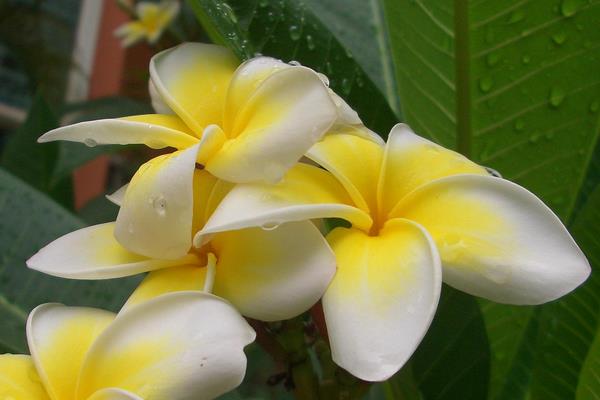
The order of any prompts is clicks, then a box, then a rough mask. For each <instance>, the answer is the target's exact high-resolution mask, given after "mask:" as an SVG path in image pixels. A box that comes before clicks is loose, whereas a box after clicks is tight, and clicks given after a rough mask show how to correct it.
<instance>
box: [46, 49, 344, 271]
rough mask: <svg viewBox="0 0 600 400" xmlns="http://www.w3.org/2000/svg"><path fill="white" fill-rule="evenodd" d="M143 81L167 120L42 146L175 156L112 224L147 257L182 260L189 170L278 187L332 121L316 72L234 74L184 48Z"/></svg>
mask: <svg viewBox="0 0 600 400" xmlns="http://www.w3.org/2000/svg"><path fill="white" fill-rule="evenodd" d="M150 76H151V84H150V88H151V92H153V93H154V94H155V96H154V104H155V105H156V106H157V107H158V108H160V109H161V110H162V111H164V112H169V111H170V110H172V111H173V112H174V114H149V115H137V116H132V117H125V118H119V119H104V120H98V121H89V122H82V123H78V124H74V125H70V126H66V127H62V128H58V129H55V130H53V131H50V132H48V133H46V134H44V135H43V136H42V137H40V139H39V141H40V142H49V141H53V140H70V141H77V142H83V143H87V144H88V145H92V146H93V145H96V144H108V143H113V144H133V143H139V144H146V145H148V146H149V147H152V148H163V147H173V148H175V149H177V150H176V151H175V152H173V153H171V154H167V155H162V156H159V157H156V158H154V159H152V160H150V161H149V162H148V163H146V164H144V165H142V166H141V167H140V168H139V170H138V171H137V173H136V174H135V176H134V177H133V179H132V181H131V183H130V184H129V186H128V188H127V191H126V194H125V198H124V200H123V204H122V206H121V209H120V211H119V215H118V217H117V221H116V225H115V236H116V238H117V240H118V241H119V242H120V243H121V244H122V245H124V246H125V247H127V248H128V249H129V250H131V251H133V252H135V253H138V254H141V255H144V256H147V257H152V258H164V259H173V258H177V257H183V256H185V255H186V254H187V252H188V251H189V249H190V247H191V224H192V209H193V204H192V198H193V195H192V191H193V190H192V186H193V185H192V180H193V176H194V170H195V169H204V170H206V171H208V172H209V173H210V174H212V175H214V176H215V177H218V178H220V179H222V180H225V181H229V182H251V181H259V180H265V181H269V182H274V181H277V180H279V179H281V177H282V176H283V175H284V174H285V172H286V171H287V170H288V169H289V168H290V167H291V166H292V165H294V163H296V162H297V161H298V160H299V159H300V157H302V155H303V154H304V153H305V152H306V151H307V150H308V149H309V148H310V147H311V146H312V145H313V144H314V143H315V142H317V141H318V140H319V139H320V138H321V137H322V136H323V135H324V134H325V132H326V131H327V130H328V129H329V128H330V127H331V126H332V125H333V124H334V123H335V122H336V120H337V119H338V107H337V106H336V102H335V101H334V99H333V98H332V96H331V94H330V92H329V88H328V87H327V86H326V85H325V84H324V83H323V82H322V80H321V78H320V77H319V76H318V75H317V73H315V72H314V71H313V70H311V69H309V68H305V67H302V66H292V65H288V64H285V63H283V62H281V61H279V60H275V59H272V58H268V57H258V58H254V59H252V60H249V61H247V62H245V63H243V64H242V65H239V66H238V61H237V60H236V58H235V57H234V56H233V54H232V53H231V52H230V51H229V50H227V49H225V48H224V47H220V46H215V45H208V44H200V43H187V44H183V45H181V46H178V47H175V48H173V49H170V50H167V51H164V52H162V53H159V54H157V55H156V56H154V57H153V58H152V60H151V62H150ZM156 95H158V97H159V98H157V96H156ZM190 157H192V158H194V160H191V159H190ZM183 160H185V162H184V161H183ZM188 161H193V162H188Z"/></svg>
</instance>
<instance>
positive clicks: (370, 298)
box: [323, 219, 441, 381]
mask: <svg viewBox="0 0 600 400" xmlns="http://www.w3.org/2000/svg"><path fill="white" fill-rule="evenodd" d="M327 240H328V241H329V243H330V244H331V247H332V249H333V251H334V253H335V255H336V258H337V262H338V271H337V273H336V275H335V277H334V279H333V281H332V282H331V285H330V286H329V289H327V292H326V293H325V296H324V297H323V311H324V313H325V320H326V322H327V331H328V332H329V341H330V343H331V352H332V357H333V360H334V361H335V362H336V363H337V364H338V365H339V366H341V367H342V368H344V369H346V370H348V371H349V372H350V373H351V374H353V375H354V376H356V377H358V378H360V379H363V380H367V381H383V380H386V379H388V378H389V377H390V376H392V375H393V374H394V373H396V372H397V371H398V370H399V369H400V368H401V367H402V366H403V365H404V363H405V362H406V361H407V360H408V359H409V357H410V356H411V355H412V353H413V352H414V351H415V349H416V348H417V346H418V345H419V343H420V342H421V339H422V338H423V336H424V335H425V333H426V332H427V329H428V328H429V325H430V323H431V321H432V319H433V316H434V314H435V310H436V308H437V303H438V299H439V294H440V290H441V267H440V260H439V256H438V254H437V251H436V249H435V246H434V243H433V241H432V240H431V238H430V237H429V235H428V234H427V232H425V230H423V229H422V228H421V227H419V226H418V225H416V224H414V223H412V222H410V221H407V220H401V219H395V220H391V221H388V222H387V223H386V225H385V226H384V228H383V229H382V230H381V231H380V232H379V235H378V236H369V235H367V234H366V233H364V232H362V231H359V230H356V229H346V228H337V229H335V230H333V231H332V232H331V233H330V234H329V235H328V237H327Z"/></svg>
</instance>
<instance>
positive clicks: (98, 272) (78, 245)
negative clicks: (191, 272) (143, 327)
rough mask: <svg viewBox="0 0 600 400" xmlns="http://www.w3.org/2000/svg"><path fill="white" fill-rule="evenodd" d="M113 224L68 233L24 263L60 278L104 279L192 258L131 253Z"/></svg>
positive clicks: (188, 261) (193, 259)
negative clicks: (116, 234)
mask: <svg viewBox="0 0 600 400" xmlns="http://www.w3.org/2000/svg"><path fill="white" fill-rule="evenodd" d="M114 227H115V224H114V223H112V222H110V223H106V224H100V225H94V226H90V227H87V228H83V229H79V230H77V231H74V232H71V233H68V234H66V235H64V236H62V237H60V238H58V239H56V240H55V241H53V242H51V243H50V244H48V245H47V246H45V247H43V248H42V249H41V250H40V251H38V252H37V253H36V254H35V255H34V256H33V257H31V258H30V259H29V260H27V266H28V267H29V268H31V269H35V270H37V271H40V272H43V273H45V274H49V275H53V276H59V277H62V278H71V279H107V278H120V277H123V276H129V275H135V274H139V273H141V272H146V271H152V270H155V269H159V268H165V267H170V266H173V265H182V264H186V263H190V262H195V261H196V256H195V255H193V254H187V255H185V256H184V257H182V258H180V259H176V260H157V259H150V258H147V257H144V256H140V255H138V254H134V253H131V252H130V251H127V249H125V248H123V246H121V245H120V244H119V243H118V242H117V241H116V239H115V237H114V235H113V232H114Z"/></svg>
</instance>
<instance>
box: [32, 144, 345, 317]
mask: <svg viewBox="0 0 600 400" xmlns="http://www.w3.org/2000/svg"><path fill="white" fill-rule="evenodd" d="M192 151H193V149H190V150H186V151H184V152H183V156H182V157H179V158H177V159H175V161H174V162H173V163H171V164H170V165H169V168H174V170H173V171H172V173H170V174H169V176H171V177H172V179H173V180H177V179H179V180H180V181H181V182H182V183H183V185H184V187H183V188H182V193H185V190H186V189H187V188H186V187H185V185H187V182H191V181H192V177H189V179H188V177H187V176H178V173H177V172H178V171H187V170H189V168H187V167H186V164H187V163H189V164H194V162H195V158H196V157H195V154H194V153H193V152H192ZM180 164H181V165H180ZM192 172H193V173H194V177H193V181H194V185H193V186H194V189H195V193H194V206H195V210H194V217H193V221H194V224H193V227H192V226H190V227H189V228H188V235H189V236H190V239H189V240H190V241H191V236H192V231H193V232H196V231H198V230H199V229H200V228H201V227H202V226H203V225H204V223H205V221H206V220H207V218H208V217H209V216H210V215H211V214H212V212H213V210H214V209H215V207H216V206H217V205H218V204H219V202H220V199H221V198H222V197H223V196H224V195H225V194H226V193H227V191H228V190H229V189H230V187H231V184H229V183H227V182H224V181H221V180H218V179H217V178H215V177H214V176H212V175H211V174H209V173H208V172H206V171H204V170H196V171H195V172H194V171H193V170H192ZM169 182H170V181H169V180H167V181H165V184H168V183H169ZM132 184H133V183H132ZM189 186H190V190H191V187H192V185H191V184H190V185H189ZM122 195H123V190H121V191H119V192H117V193H115V194H114V195H112V196H110V198H111V199H112V200H113V201H114V202H116V203H117V204H120V203H121V201H123V199H122V198H121V196H122ZM145 204H146V202H145V201H144V200H143V199H142V200H140V207H144V206H145ZM165 212H168V209H167V210H165ZM191 221H192V218H190V221H187V220H182V221H181V223H188V222H189V223H190V224H191ZM114 228H115V224H114V223H107V224H100V225H95V226H91V227H87V228H83V229H80V230H78V231H75V232H71V233H69V234H67V235H65V236H63V237H61V238H59V239H57V240H55V241H54V242H52V243H50V244H49V245H48V246H46V247H44V248H43V249H41V250H40V251H39V252H38V253H37V254H36V255H34V256H33V257H31V258H30V259H29V260H28V261H27V265H28V266H29V267H30V268H33V269H36V270H38V271H41V272H44V273H47V274H50V275H54V276H59V277H64V278H73V279H105V278H118V277H122V276H127V275H133V274H137V273H140V272H146V271H153V272H150V273H149V274H148V276H147V277H146V278H145V279H144V281H143V282H142V283H141V285H140V286H139V287H138V289H137V290H136V291H135V293H134V294H133V295H132V297H131V298H130V299H129V301H128V303H127V305H126V307H130V306H132V305H135V304H138V303H140V302H143V301H146V300H148V299H150V298H153V297H155V296H158V295H160V294H162V293H166V292H170V291H177V290H203V291H206V292H214V293H215V294H216V295H218V296H220V297H223V298H225V299H227V300H228V301H230V302H231V303H232V304H233V305H234V306H235V307H236V308H237V309H238V310H239V311H240V312H241V313H242V314H244V315H245V316H247V317H251V318H254V319H259V320H265V321H278V320H284V319H289V318H292V317H295V316H297V315H299V314H301V313H302V312H304V311H306V310H308V309H309V308H310V307H311V306H312V305H313V304H315V303H316V302H317V301H318V300H319V299H320V298H321V297H322V296H323V293H325V290H326V289H327V286H328V284H329V282H330V281H331V279H332V277H333V275H334V273H335V256H334V255H333V253H332V252H331V249H330V248H329V246H328V245H327V242H326V241H325V239H324V238H323V236H322V235H321V233H320V232H319V230H318V229H317V228H316V227H315V226H314V225H313V224H312V223H311V222H310V221H300V222H292V223H289V224H283V225H281V226H280V227H276V226H269V225H265V226H264V227H263V228H264V229H263V228H250V229H242V230H237V231H233V232H222V233H219V234H216V235H213V236H212V237H210V238H207V239H209V240H205V242H203V243H202V244H201V246H199V248H193V249H191V250H190V252H189V253H187V254H185V255H184V256H183V257H176V258H172V259H165V258H161V259H157V258H149V257H145V256H141V255H139V254H136V253H133V252H131V251H129V250H127V247H123V246H122V245H120V244H119V243H118V242H117V241H116V240H115V238H114V236H113V231H114ZM275 228H276V229H275ZM148 240H152V242H151V243H149V245H150V246H152V245H156V246H159V245H160V243H158V242H157V241H155V240H153V239H152V238H151V237H149V238H148Z"/></svg>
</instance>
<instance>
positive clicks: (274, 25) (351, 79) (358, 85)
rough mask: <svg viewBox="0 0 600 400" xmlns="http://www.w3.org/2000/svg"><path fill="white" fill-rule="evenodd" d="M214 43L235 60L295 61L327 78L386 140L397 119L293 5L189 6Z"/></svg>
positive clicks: (235, 2) (286, 1)
mask: <svg viewBox="0 0 600 400" xmlns="http://www.w3.org/2000/svg"><path fill="white" fill-rule="evenodd" d="M188 3H189V4H190V6H191V7H192V8H193V10H194V12H195V13H196V15H197V17H198V20H199V21H200V23H201V24H202V26H203V27H204V28H205V30H206V31H207V32H208V34H209V36H210V37H211V39H212V40H213V41H215V42H216V43H219V44H224V45H226V46H228V47H229V48H231V49H232V50H233V51H234V52H235V53H236V54H237V55H238V56H239V57H240V59H247V58H250V57H253V56H254V55H255V54H256V53H261V54H264V55H268V56H272V57H277V58H280V59H282V60H285V61H292V60H295V61H299V62H301V63H302V64H304V65H306V66H308V67H311V68H313V69H315V70H317V71H319V72H321V73H324V74H325V75H327V76H328V77H329V80H330V85H331V88H332V89H334V90H335V91H336V92H337V93H338V94H340V95H341V96H342V97H344V98H345V99H346V100H347V101H348V102H349V104H351V105H352V107H353V108H354V109H355V110H356V111H357V112H358V113H359V114H360V116H361V118H362V119H363V121H364V122H365V124H366V125H367V126H368V127H369V128H371V129H373V130H375V131H376V132H377V133H379V134H380V135H382V136H384V137H385V136H387V134H388V132H389V130H390V128H391V127H392V126H393V125H394V123H395V122H396V121H397V117H396V116H395V115H394V113H393V111H392V110H391V108H390V107H389V105H388V103H387V101H386V100H385V98H384V96H383V95H382V94H381V92H380V91H379V90H378V89H377V87H376V86H375V85H374V84H373V82H372V81H371V80H370V79H369V78H368V77H367V75H366V74H365V73H364V72H363V70H362V68H361V66H360V65H359V64H358V63H357V62H356V60H355V59H354V57H353V56H352V54H351V53H350V50H349V49H348V48H345V47H343V46H342V45H341V44H340V42H339V41H338V40H337V39H336V38H335V36H334V35H333V34H332V33H331V32H330V31H329V30H328V29H327V28H326V27H325V26H324V25H323V23H322V22H321V21H319V20H318V19H317V18H316V17H315V16H314V14H313V13H312V12H311V10H310V9H309V8H307V6H306V4H305V3H304V2H302V1H295V0H230V1H227V2H224V1H220V0H188Z"/></svg>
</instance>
